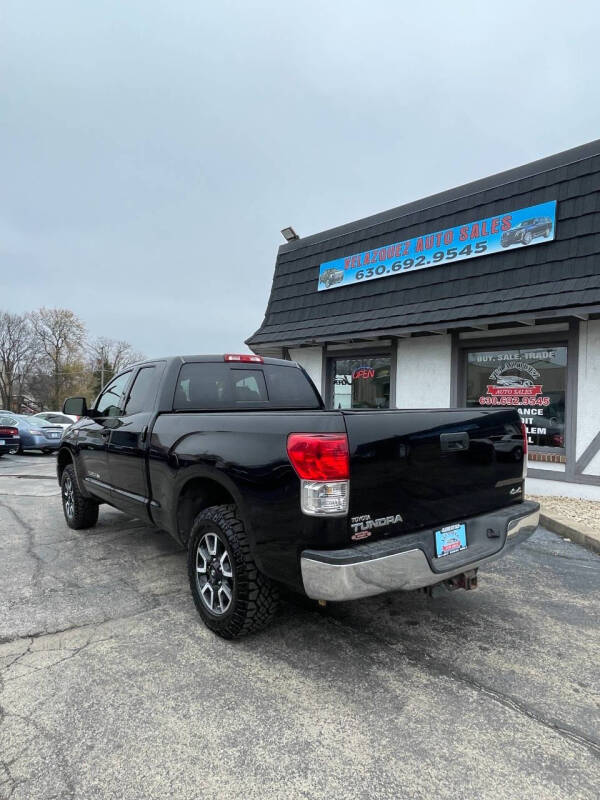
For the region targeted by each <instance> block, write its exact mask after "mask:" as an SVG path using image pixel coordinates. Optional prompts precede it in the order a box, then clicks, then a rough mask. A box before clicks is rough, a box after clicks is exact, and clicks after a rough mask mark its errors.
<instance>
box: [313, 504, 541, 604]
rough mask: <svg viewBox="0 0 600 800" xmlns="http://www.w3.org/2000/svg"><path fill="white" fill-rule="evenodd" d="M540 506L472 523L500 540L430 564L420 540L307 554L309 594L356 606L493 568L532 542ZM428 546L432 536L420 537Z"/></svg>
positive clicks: (513, 509) (399, 539) (402, 539)
mask: <svg viewBox="0 0 600 800" xmlns="http://www.w3.org/2000/svg"><path fill="white" fill-rule="evenodd" d="M539 512H540V506H539V503H534V502H532V501H525V502H523V503H520V504H519V505H518V506H511V507H510V508H508V509H504V510H502V511H500V512H497V513H493V514H486V515H482V516H480V517H477V518H474V519H473V520H467V533H468V531H469V526H470V525H473V526H477V527H478V528H481V527H482V526H484V527H485V526H489V528H492V529H496V530H498V529H499V528H500V531H501V533H500V535H499V536H498V537H494V540H489V543H487V545H486V542H485V541H484V540H482V541H479V543H478V545H477V546H476V547H475V548H474V549H473V550H472V551H471V552H469V548H467V549H466V550H463V551H462V552H460V553H455V554H453V555H450V556H445V557H444V558H441V559H437V558H434V559H431V557H428V556H427V555H426V554H425V552H426V550H427V549H428V548H426V547H423V548H421V547H418V546H416V547H415V537H414V536H411V537H410V539H411V542H410V543H407V542H406V536H405V535H403V536H398V537H394V539H384V540H380V541H379V542H374V543H372V544H365V545H357V546H356V547H353V548H347V549H345V550H330V551H326V550H325V551H319V550H305V551H304V552H303V553H302V555H301V558H300V567H301V571H302V581H303V584H304V591H305V592H306V594H307V595H308V597H312V598H313V599H315V600H356V599H358V598H360V597H369V596H371V595H376V594H382V593H383V592H394V591H399V590H404V591H407V590H412V589H420V588H422V587H424V586H431V585H433V584H435V583H440V582H441V581H445V580H447V579H448V578H452V577H454V576H455V575H460V574H461V573H462V572H465V571H467V570H472V569H475V568H477V567H480V566H483V565H484V564H488V563H489V562H491V561H494V560H495V559H497V558H500V557H501V556H503V555H505V553H507V552H509V551H510V550H512V549H513V548H514V547H515V546H516V545H517V544H520V543H521V542H522V541H524V540H525V539H527V538H529V536H531V534H532V533H533V532H534V531H535V529H536V528H537V526H538V523H539V516H540V513H539ZM419 536H420V537H422V539H423V542H424V543H425V541H426V539H427V540H428V541H429V540H431V539H432V538H433V531H432V530H426V531H423V532H422V533H421V534H420V535H419Z"/></svg>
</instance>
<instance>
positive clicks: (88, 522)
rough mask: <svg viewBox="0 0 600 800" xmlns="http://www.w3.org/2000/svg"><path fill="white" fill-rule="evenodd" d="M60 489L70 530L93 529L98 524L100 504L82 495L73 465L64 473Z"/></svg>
mask: <svg viewBox="0 0 600 800" xmlns="http://www.w3.org/2000/svg"><path fill="white" fill-rule="evenodd" d="M60 489H61V494H62V504H63V512H64V515H65V520H66V521H67V525H68V526H69V528H73V529H74V530H81V529H83V528H92V527H93V526H94V525H95V524H96V522H98V503H96V501H95V500H90V499H89V498H88V497H84V496H83V495H82V494H81V492H80V491H79V487H78V486H77V479H76V477H75V469H74V467H73V465H72V464H69V465H68V466H67V467H65V469H64V471H63V474H62V477H61V480H60Z"/></svg>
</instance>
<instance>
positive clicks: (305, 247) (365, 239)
mask: <svg viewBox="0 0 600 800" xmlns="http://www.w3.org/2000/svg"><path fill="white" fill-rule="evenodd" d="M550 200H557V201H558V205H557V224H556V239H555V240H554V241H553V242H548V243H545V244H544V246H543V247H525V248H523V249H511V250H507V251H506V252H502V253H496V254H493V255H489V256H486V257H482V258H475V259H471V260H466V261H460V262H455V263H449V264H446V265H445V266H444V268H443V270H442V269H439V268H434V269H425V270H421V271H418V272H413V273H408V274H402V275H396V276H392V277H386V278H385V279H383V280H373V281H368V282H364V283H357V284H351V285H349V286H343V287H339V288H336V289H333V290H330V291H322V292H317V281H318V274H319V266H320V264H322V263H323V262H326V261H331V260H333V259H336V258H340V257H342V256H347V255H352V254H354V253H358V252H362V251H366V250H370V249H375V248H377V247H383V246H384V245H389V244H392V243H394V242H399V241H404V240H406V239H409V238H412V237H415V236H419V235H421V234H425V233H431V232H433V231H438V230H443V229H446V228H451V227H454V226H457V225H462V224H465V223H468V222H471V221H473V220H477V219H483V218H485V217H492V216H494V215H497V214H502V213H505V212H509V211H511V210H516V209H519V208H525V207H528V206H533V205H537V204H539V203H544V202H547V201H550ZM594 309H595V310H596V311H600V140H596V141H594V142H590V143H589V144H585V145H582V146H580V147H576V148H573V149H572V150H567V151H565V152H563V153H558V154H557V155H553V156H550V157H548V158H543V159H540V160H539V161H534V162H532V163H531V164H526V165H525V166H522V167H517V168H516V169H511V170H508V171H506V172H501V173H499V174H497V175H493V176H491V177H488V178H483V179H482V180H478V181H474V182H473V183H468V184H465V185H464V186H460V187H458V188H455V189H450V190H448V191H445V192H440V193H439V194H435V195H432V196H431V197H426V198H423V199H421V200H417V201H415V202H412V203H407V204H406V205H403V206H399V207H398V208H394V209H392V210H390V211H385V212H383V213H381V214H376V215H374V216H372V217H366V218H365V219H362V220H358V221H356V222H351V223H349V224H347V225H342V226H340V227H338V228H332V229H331V230H328V231H323V232H322V233H317V234H315V235H313V236H307V237H306V238H303V239H298V240H296V241H293V242H290V243H288V244H284V245H282V246H281V247H280V248H279V251H278V254H277V262H276V265H275V274H274V277H273V285H272V287H271V295H270V297H269V302H268V305H267V310H266V313H265V318H264V321H263V323H262V325H261V326H260V328H259V329H258V330H257V331H256V332H255V333H254V334H253V335H252V336H250V338H249V339H248V340H247V344H248V345H249V346H250V347H251V348H252V349H254V350H257V351H259V352H260V351H263V350H266V349H268V348H269V347H273V346H277V347H288V346H294V345H297V344H307V343H313V342H315V343H318V342H332V341H343V340H345V339H349V338H352V339H359V338H361V337H364V338H369V337H373V336H391V335H394V334H401V333H410V332H419V331H426V330H433V329H439V328H444V329H452V328H457V327H461V326H462V327H464V326H465V325H466V324H467V323H469V324H476V323H477V322H479V323H480V324H482V323H484V322H485V323H488V322H502V321H506V322H510V321H511V320H515V319H518V318H520V317H525V318H539V317H547V316H556V315H557V314H560V313H564V314H568V313H575V311H579V312H582V311H586V310H588V311H590V310H592V311H593V310H594Z"/></svg>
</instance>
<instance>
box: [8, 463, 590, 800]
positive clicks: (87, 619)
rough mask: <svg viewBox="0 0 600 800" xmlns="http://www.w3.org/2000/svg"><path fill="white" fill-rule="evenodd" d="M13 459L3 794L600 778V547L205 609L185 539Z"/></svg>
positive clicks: (571, 782) (432, 791)
mask: <svg viewBox="0 0 600 800" xmlns="http://www.w3.org/2000/svg"><path fill="white" fill-rule="evenodd" d="M54 466H55V462H54V457H52V456H37V455H26V456H22V457H17V456H6V457H4V458H2V459H0V798H11V800H38V799H39V800H42V799H43V800H51V799H52V798H55V799H56V800H70V799H71V798H82V799H83V798H85V799H86V800H87V798H92V797H93V798H94V799H95V800H104V799H105V798H106V799H108V798H115V800H117V798H118V800H122V799H123V798H125V799H127V800H129V798H131V799H137V798H140V799H142V798H143V800H150V799H151V800H153V799H154V798H157V800H158V798H161V800H162V798H165V797H170V798H176V799H177V800H179V798H181V799H182V800H187V799H188V798H190V800H192V798H198V797H201V796H202V797H204V796H215V797H235V798H238V797H239V798H244V800H253V799H254V798H257V799H258V798H260V800H264V798H303V799H305V800H313V798H314V799H315V800H316V798H335V799H336V800H343V799H344V798H349V799H350V798H353V799H354V798H357V797H364V798H382V800H387V798H389V799H390V800H399V799H400V798H407V799H410V800H419V799H420V798H423V799H425V798H428V799H429V798H436V799H437V798H441V799H442V800H445V799H446V798H448V799H449V798H455V797H457V796H465V797H473V798H478V800H484V799H486V798H494V800H502V799H503V798H511V799H512V798H514V799H515V800H516V799H517V798H518V800H546V798H547V800H560V798H570V800H575V799H576V798H581V799H582V800H584V799H587V798H589V799H590V800H592V799H593V800H597V798H598V796H599V795H600V692H599V681H598V664H600V636H599V631H600V592H599V588H600V558H599V557H598V556H596V555H594V554H592V553H589V552H587V551H586V550H583V549H582V548H580V547H579V546H578V545H575V544H573V543H571V542H568V541H563V540H562V539H560V538H558V537H556V536H555V535H554V534H551V533H549V532H548V531H544V530H540V531H539V532H538V533H537V534H536V535H535V536H534V537H532V538H531V539H530V540H529V541H528V542H527V543H526V544H525V545H524V546H523V547H521V549H520V550H517V551H516V552H515V553H514V554H513V555H511V556H508V557H507V558H505V559H503V560H501V561H499V562H496V563H495V564H493V565H490V566H489V567H487V568H486V569H485V570H481V572H480V588H479V589H477V590H476V591H472V592H464V591H457V592H453V593H451V594H447V595H446V596H445V597H444V598H440V599H428V598H427V597H426V596H425V595H423V594H418V593H411V594H397V595H384V596H380V597H376V598H371V599H369V600H366V601H360V602H355V603H345V604H340V605H336V606H328V607H327V609H326V610H324V611H319V610H318V609H317V608H316V607H315V606H314V605H313V604H311V603H309V602H308V601H303V600H301V599H299V598H298V599H296V598H293V597H288V598H286V600H285V602H284V604H283V607H282V610H281V612H280V614H279V615H278V617H277V619H276V622H275V624H274V625H273V626H272V627H271V628H270V629H268V630H267V631H265V632H263V633H262V634H260V635H257V636H254V637H251V638H248V639H244V640H241V641H238V642H225V641H223V640H221V639H218V638H217V637H215V636H214V635H213V634H211V633H210V632H209V631H208V630H207V629H206V628H204V626H203V625H202V624H201V622H200V620H199V618H198V616H197V614H196V612H195V609H194V605H193V602H192V600H191V597H190V594H189V591H188V586H187V577H186V569H185V554H184V552H183V551H182V550H181V549H180V548H179V547H178V546H177V544H176V543H175V542H173V541H172V540H171V539H170V537H169V536H168V535H167V534H165V533H162V532H159V531H155V530H153V529H151V528H149V527H147V526H145V525H143V524H142V523H140V522H139V521H137V520H133V519H131V518H129V517H126V516H125V515H123V514H121V513H119V512H118V511H115V510H113V509H110V508H108V507H107V506H102V508H101V510H100V520H99V524H98V526H97V527H96V528H93V529H91V530H89V531H71V530H70V529H69V528H67V526H66V525H65V523H64V520H63V515H62V509H61V504H60V496H59V490H58V486H57V485H56V482H55V480H54Z"/></svg>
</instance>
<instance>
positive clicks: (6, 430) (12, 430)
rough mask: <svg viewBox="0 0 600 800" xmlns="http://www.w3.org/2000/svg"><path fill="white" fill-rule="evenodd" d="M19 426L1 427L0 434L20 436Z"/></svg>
mask: <svg viewBox="0 0 600 800" xmlns="http://www.w3.org/2000/svg"><path fill="white" fill-rule="evenodd" d="M18 434H19V431H18V430H17V428H0V436H18Z"/></svg>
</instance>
